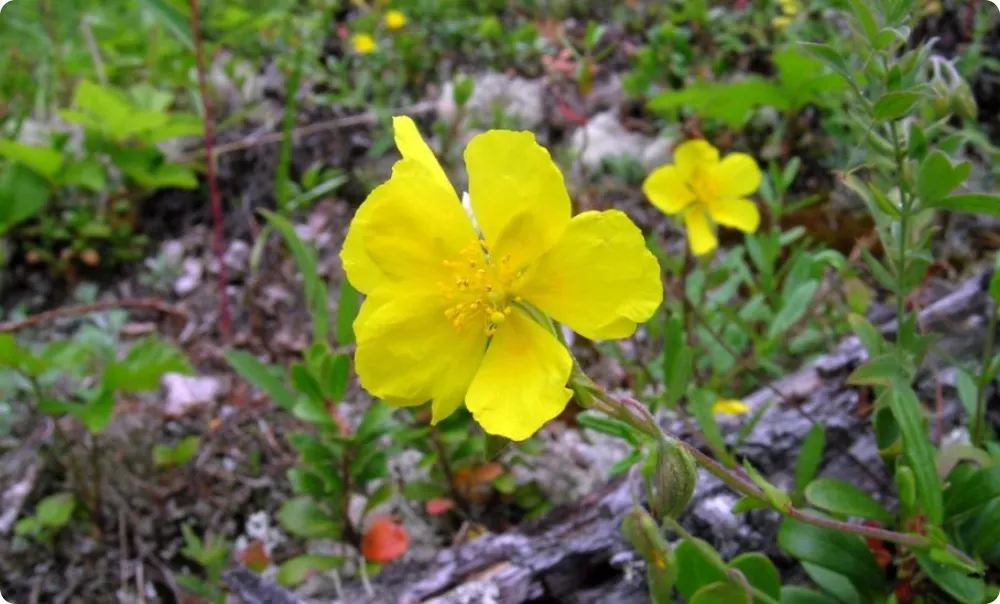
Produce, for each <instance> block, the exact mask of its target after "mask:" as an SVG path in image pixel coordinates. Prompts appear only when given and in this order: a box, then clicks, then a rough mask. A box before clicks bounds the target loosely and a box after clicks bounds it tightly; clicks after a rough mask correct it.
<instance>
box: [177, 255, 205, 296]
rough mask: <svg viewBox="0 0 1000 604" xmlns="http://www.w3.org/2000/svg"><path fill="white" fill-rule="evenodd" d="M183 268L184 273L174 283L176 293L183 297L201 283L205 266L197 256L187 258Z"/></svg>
mask: <svg viewBox="0 0 1000 604" xmlns="http://www.w3.org/2000/svg"><path fill="white" fill-rule="evenodd" d="M181 270H182V273H183V274H182V275H181V277H180V279H178V280H177V281H176V282H175V283H174V293H176V294H177V295H178V296H182V297H183V296H186V295H188V294H190V293H191V292H193V291H194V290H195V289H197V288H198V286H199V285H201V279H202V277H203V276H204V275H205V266H204V265H203V264H202V263H201V261H200V260H198V259H197V258H186V259H185V260H184V264H183V265H182V267H181Z"/></svg>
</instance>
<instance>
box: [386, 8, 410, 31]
mask: <svg viewBox="0 0 1000 604" xmlns="http://www.w3.org/2000/svg"><path fill="white" fill-rule="evenodd" d="M405 25H406V15H404V14H403V13H402V12H400V11H398V10H391V11H389V12H387V13H386V14H385V26H386V27H388V28H389V29H391V30H392V31H396V30H397V29H402V28H403V27H404V26H405Z"/></svg>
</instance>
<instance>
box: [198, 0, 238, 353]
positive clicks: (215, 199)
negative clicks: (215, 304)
mask: <svg viewBox="0 0 1000 604" xmlns="http://www.w3.org/2000/svg"><path fill="white" fill-rule="evenodd" d="M191 33H192V34H193V36H194V54H195V61H196V63H197V67H198V92H199V94H200V95H201V107H202V111H203V113H204V114H205V157H206V160H207V161H206V169H207V170H206V171H207V176H208V194H209V197H210V199H211V202H212V222H213V227H214V234H215V237H214V239H215V257H216V260H217V261H218V263H219V315H220V317H221V319H222V336H223V338H224V339H225V340H226V341H227V342H228V341H230V340H231V339H232V336H233V319H232V316H231V315H230V314H229V296H227V295H226V283H228V279H227V278H226V263H225V262H224V261H223V257H224V256H225V234H224V233H223V230H222V220H223V216H222V195H221V193H220V192H219V182H218V180H216V177H215V154H214V153H213V152H212V150H213V149H214V147H215V135H214V133H213V130H212V102H211V100H210V99H209V96H208V86H207V84H206V83H205V56H204V53H203V52H202V44H201V27H200V26H199V23H198V0H191Z"/></svg>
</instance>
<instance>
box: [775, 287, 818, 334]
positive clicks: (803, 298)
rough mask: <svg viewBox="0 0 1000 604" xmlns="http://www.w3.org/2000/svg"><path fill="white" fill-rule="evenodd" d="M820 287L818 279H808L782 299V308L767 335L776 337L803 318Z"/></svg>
mask: <svg viewBox="0 0 1000 604" xmlns="http://www.w3.org/2000/svg"><path fill="white" fill-rule="evenodd" d="M818 288H819V282H818V281H806V282H805V283H803V284H802V285H800V286H798V287H796V288H795V291H793V292H792V293H791V295H789V296H788V298H786V299H785V300H783V301H782V303H781V310H780V311H778V314H777V315H775V317H774V320H772V321H771V325H770V327H768V329H767V337H768V338H776V337H778V336H780V335H781V334H783V333H784V332H785V331H787V330H788V328H789V327H791V326H792V325H794V324H795V323H796V322H797V321H798V320H799V319H801V318H802V317H803V316H804V315H805V314H806V311H808V310H809V306H810V303H811V302H812V299H813V296H814V295H816V290H817V289H818Z"/></svg>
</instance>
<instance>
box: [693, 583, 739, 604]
mask: <svg viewBox="0 0 1000 604" xmlns="http://www.w3.org/2000/svg"><path fill="white" fill-rule="evenodd" d="M748 600H749V598H747V592H746V591H745V590H744V589H743V588H742V587H739V586H737V585H734V584H733V583H728V582H727V583H713V584H711V585H706V586H705V587H702V588H701V589H699V590H698V591H697V592H696V593H695V594H694V596H692V597H691V599H690V600H688V602H689V603H690V604H736V603H737V602H747V601H748Z"/></svg>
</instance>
